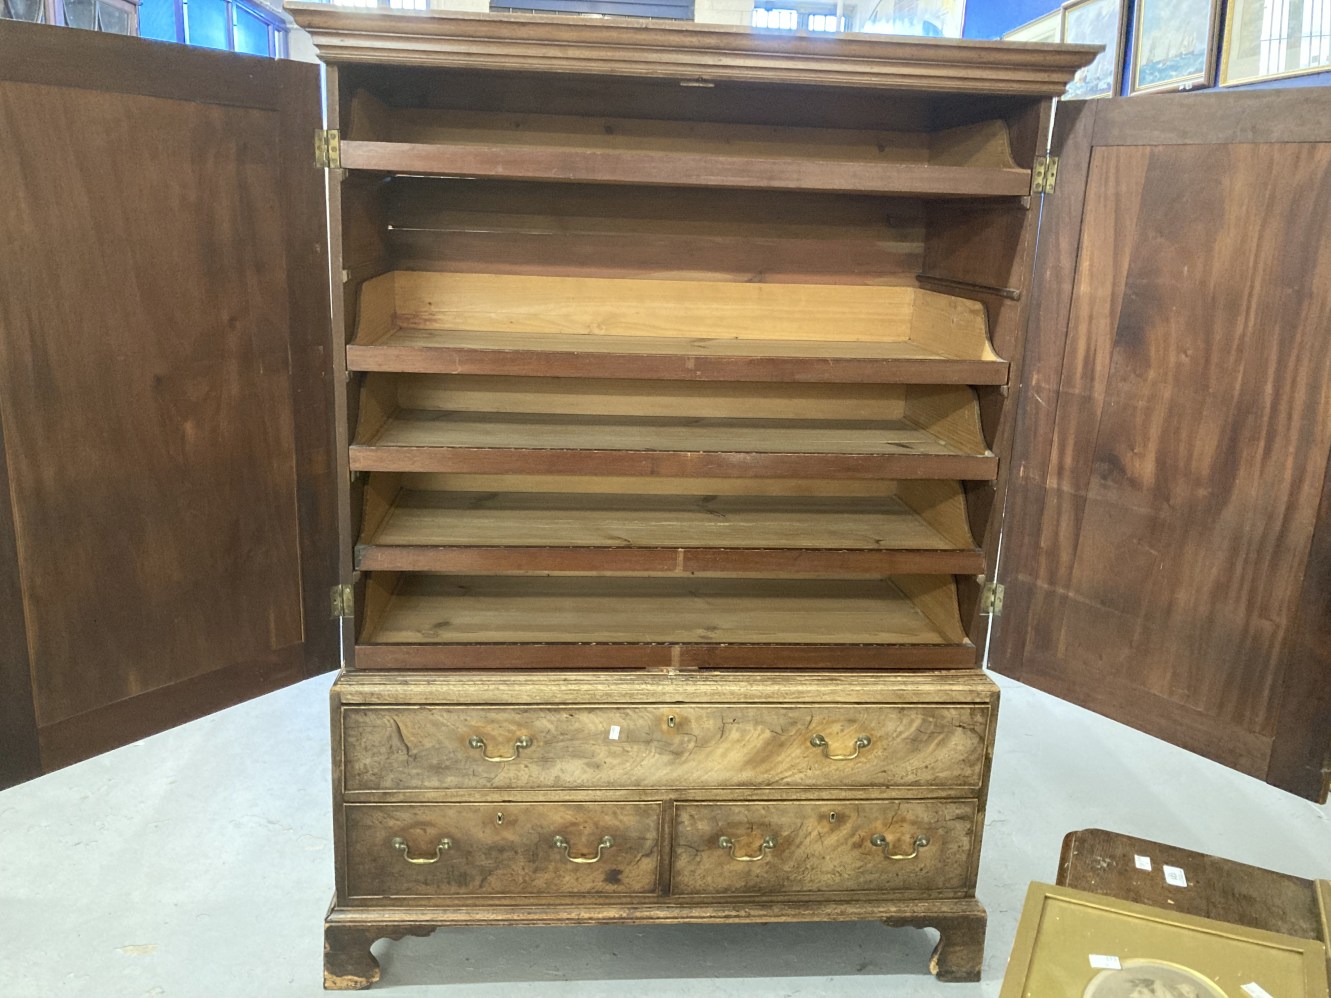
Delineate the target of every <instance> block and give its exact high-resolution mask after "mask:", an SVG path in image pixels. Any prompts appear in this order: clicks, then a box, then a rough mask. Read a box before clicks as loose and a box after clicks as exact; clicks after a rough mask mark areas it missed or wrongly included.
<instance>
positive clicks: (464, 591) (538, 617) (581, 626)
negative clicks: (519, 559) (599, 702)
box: [360, 575, 964, 645]
mask: <svg viewBox="0 0 1331 998" xmlns="http://www.w3.org/2000/svg"><path fill="white" fill-rule="evenodd" d="M903 578H905V577H903ZM928 584H929V587H930V592H940V593H941V595H942V596H943V598H947V594H948V592H949V591H950V590H951V587H952V580H951V579H950V578H949V577H947V576H938V577H933V578H931V579H929V583H928ZM952 598H953V599H955V596H953V597H952ZM918 599H919V598H918V597H917V601H918ZM367 626H369V627H370V629H369V630H367V631H363V632H362V634H361V636H360V641H361V643H362V644H369V643H374V644H421V643H440V644H448V643H509V642H535V643H542V642H572V643H611V644H615V643H624V642H628V643H630V644H656V643H676V642H682V643H693V642H703V643H716V644H729V643H744V644H845V645H856V644H890V645H897V644H938V645H943V644H959V643H961V642H962V641H963V640H964V635H963V634H962V633H961V629H960V624H959V621H958V620H956V619H954V620H952V621H951V622H950V627H948V628H947V629H944V628H943V625H941V624H940V623H939V622H937V621H933V620H931V619H930V618H929V617H928V616H927V615H926V614H925V613H924V612H923V611H922V610H921V609H920V607H919V606H917V602H913V601H912V600H911V599H909V598H907V597H906V595H905V594H903V592H902V590H901V589H900V588H898V586H896V585H893V584H892V583H891V582H889V581H886V580H882V581H877V582H858V581H857V582H849V581H837V580H812V581H805V580H777V579H737V580H730V579H695V580H684V579H652V578H646V579H596V578H572V579H540V578H523V577H503V576H497V577H484V576H476V577H466V576H410V575H409V576H406V577H404V578H403V580H402V581H401V583H400V584H399V585H398V586H397V587H396V588H395V589H394V590H392V594H391V597H390V599H389V602H388V604H387V606H386V608H385V610H384V613H383V615H382V617H380V618H379V619H378V620H377V621H376V622H374V623H373V624H372V625H367Z"/></svg>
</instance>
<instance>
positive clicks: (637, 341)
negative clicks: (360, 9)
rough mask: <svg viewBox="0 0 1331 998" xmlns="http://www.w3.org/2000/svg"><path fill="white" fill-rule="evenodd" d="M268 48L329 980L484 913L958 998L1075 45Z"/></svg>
mask: <svg viewBox="0 0 1331 998" xmlns="http://www.w3.org/2000/svg"><path fill="white" fill-rule="evenodd" d="M292 10H293V13H294V16H295V17H296V18H297V19H298V21H299V22H300V23H301V24H302V26H304V27H306V28H307V29H308V30H310V31H311V33H312V34H313V36H314V40H315V44H316V45H317V46H318V47H319V50H320V53H321V55H322V56H323V58H324V60H325V61H326V62H327V63H328V65H329V76H328V93H329V102H330V105H331V112H332V113H331V116H330V122H329V124H330V126H331V129H332V131H331V132H330V133H329V134H327V135H325V136H324V137H323V138H322V139H321V143H322V148H323V153H324V155H325V156H326V157H327V161H328V164H329V165H330V166H331V167H333V168H334V169H335V170H336V171H337V172H335V173H334V174H333V175H332V177H333V184H332V206H333V208H332V217H333V227H334V232H335V234H337V235H338V236H340V245H335V246H334V260H335V262H334V273H335V274H340V276H341V278H342V281H341V285H342V295H341V297H340V299H339V300H338V302H337V305H338V306H339V307H338V308H337V311H338V312H339V313H340V315H339V316H338V318H337V320H336V324H337V326H338V328H339V329H340V330H341V331H342V333H343V334H344V335H345V341H346V350H345V357H346V379H347V386H348V392H347V400H346V402H347V418H346V424H345V430H346V449H345V452H344V461H345V465H346V468H347V471H348V474H349V476H350V480H351V482H352V487H351V489H350V492H349V495H348V497H347V500H346V503H345V506H346V509H347V511H348V529H349V533H350V536H351V537H352V538H354V541H353V543H351V544H348V545H347V547H346V551H347V553H348V555H349V556H352V557H353V558H354V560H353V561H352V563H350V564H348V565H347V566H346V567H347V569H348V572H351V571H355V572H356V573H358V574H357V582H356V589H355V594H354V604H355V613H354V631H355V643H354V648H353V649H350V650H349V655H348V667H347V669H346V671H344V673H343V676H342V678H341V679H340V680H339V681H338V683H337V684H336V686H335V687H334V736H335V740H336V770H337V773H336V780H337V789H336V794H335V811H336V817H335V822H336V828H337V836H338V845H337V864H338V890H337V897H336V899H335V902H334V905H333V908H332V910H331V912H330V913H329V916H328V922H327V940H328V951H327V952H328V956H327V966H326V974H327V976H326V981H327V984H328V986H329V987H337V988H348V987H360V986H364V985H365V984H368V983H370V982H372V981H373V980H374V979H376V978H377V976H378V968H377V965H376V964H375V962H374V960H373V959H372V958H371V956H370V954H369V943H370V942H371V941H373V939H374V938H375V937H377V936H385V935H387V936H400V935H401V934H403V933H405V932H420V931H428V930H429V929H430V928H432V927H435V926H440V925H448V924H467V923H473V924H475V923H497V922H498V923H502V922H505V921H508V922H514V923H518V922H532V921H536V922H585V921H600V920H606V921H613V920H634V921H690V920H714V919H741V920H743V919H748V920H768V919H795V918H830V919H838V918H841V919H849V918H864V917H872V918H878V919H882V920H884V921H886V922H888V923H889V924H927V925H931V926H934V927H937V928H938V929H940V931H941V935H942V941H941V943H940V946H939V950H938V953H937V957H936V960H935V969H936V971H937V973H938V974H939V976H940V977H942V978H944V979H950V980H971V979H974V978H976V977H977V976H978V974H979V961H980V955H981V952H982V945H983V935H984V919H985V916H984V911H983V909H982V908H981V907H980V905H979V904H978V903H977V901H976V900H975V882H976V871H977V868H978V863H979V855H980V840H981V831H982V827H983V820H984V802H985V795H986V791H987V786H988V771H989V759H990V755H991V751H992V744H993V731H994V724H995V721H996V714H997V697H996V691H995V688H994V687H993V686H992V684H990V682H989V681H988V680H987V679H985V678H984V677H983V676H982V675H981V674H980V673H979V672H978V670H977V665H978V660H979V658H978V656H979V653H978V651H977V649H978V647H979V646H981V645H982V644H983V641H984V634H985V627H986V624H987V618H985V617H984V616H983V615H982V614H981V613H979V612H978V608H979V602H980V593H981V586H982V584H983V583H984V582H985V581H986V580H987V574H988V572H989V570H990V567H991V566H992V564H993V557H994V549H995V544H996V540H997V520H998V517H997V515H996V511H997V510H999V509H1001V502H1002V498H1001V497H1002V494H1003V487H1004V476H1005V470H1006V468H1005V460H1004V454H1005V452H1006V448H1007V442H1006V441H1007V436H1008V434H1010V423H1011V420H1012V411H1013V405H1014V403H1015V401H1016V400H1015V398H1012V397H1011V396H1010V393H1009V391H1008V387H1007V386H1008V385H1010V384H1011V383H1012V382H1013V380H1014V376H1015V373H1016V372H1017V371H1018V370H1019V369H1020V357H1021V336H1020V333H1021V325H1022V313H1021V308H1022V304H1021V299H1022V293H1021V289H1022V288H1023V286H1024V284H1025V282H1026V279H1027V275H1028V274H1029V272H1030V267H1031V257H1030V251H1031V248H1032V245H1033V232H1034V217H1035V216H1034V213H1033V212H1032V211H1031V201H1030V195H1031V190H1032V183H1033V177H1032V170H1033V167H1034V164H1035V159H1036V156H1037V154H1038V153H1039V152H1040V151H1041V150H1040V149H1039V142H1038V139H1039V137H1040V136H1041V135H1043V134H1044V132H1045V130H1046V128H1047V125H1048V116H1049V98H1050V97H1051V96H1053V95H1055V94H1057V93H1059V92H1060V91H1061V90H1062V88H1063V86H1064V84H1065V83H1066V81H1067V80H1068V79H1069V78H1070V77H1071V75H1072V73H1073V72H1074V71H1075V69H1076V68H1077V67H1078V66H1079V65H1081V64H1082V63H1083V62H1085V61H1086V60H1087V59H1088V58H1089V57H1090V53H1089V52H1088V51H1086V50H1084V49H1077V48H1061V49H1032V48H1014V47H1010V46H1000V45H964V44H954V43H940V42H924V41H904V42H903V41H896V42H890V41H883V40H873V39H839V40H819V41H814V40H809V39H790V38H778V37H775V36H766V37H764V36H762V35H755V34H753V33H750V32H746V31H733V30H711V29H700V28H695V27H691V26H690V27H686V28H661V27H622V26H615V25H612V24H585V23H577V22H570V21H567V20H559V19H549V18H537V19H525V18H517V19H513V18H510V19H494V18H485V17H480V18H478V17H426V18H411V19H403V18H400V17H395V16H378V15H362V14H351V15H347V14H345V13H339V12H336V11H329V10H327V9H324V8H319V7H313V6H310V7H301V6H299V5H297V6H295V7H293V8H292Z"/></svg>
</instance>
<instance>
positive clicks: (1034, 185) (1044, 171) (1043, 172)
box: [1031, 156, 1058, 194]
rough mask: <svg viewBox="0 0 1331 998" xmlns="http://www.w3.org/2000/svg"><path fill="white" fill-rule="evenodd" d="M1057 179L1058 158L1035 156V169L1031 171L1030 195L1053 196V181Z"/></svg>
mask: <svg viewBox="0 0 1331 998" xmlns="http://www.w3.org/2000/svg"><path fill="white" fill-rule="evenodd" d="M1057 179H1058V157H1057V156H1036V157H1035V169H1033V170H1031V193H1032V194H1053V193H1054V181H1056V180H1057Z"/></svg>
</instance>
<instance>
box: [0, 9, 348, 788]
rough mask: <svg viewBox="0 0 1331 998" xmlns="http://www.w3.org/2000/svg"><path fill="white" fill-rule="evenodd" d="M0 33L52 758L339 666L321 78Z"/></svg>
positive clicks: (8, 215)
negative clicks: (318, 141) (254, 83)
mask: <svg viewBox="0 0 1331 998" xmlns="http://www.w3.org/2000/svg"><path fill="white" fill-rule="evenodd" d="M0 29H3V32H2V33H3V36H4V37H3V39H0V47H3V48H4V50H5V51H6V52H11V51H13V52H16V53H17V54H15V55H13V56H12V57H10V56H9V55H6V57H5V58H4V59H3V60H0V129H2V130H3V132H4V134H5V135H6V136H7V137H8V140H7V141H6V142H4V143H3V144H2V145H3V148H0V178H3V179H4V184H5V187H6V189H7V190H9V191H11V193H12V195H13V196H11V197H10V198H8V199H7V200H6V201H5V203H4V204H3V205H0V227H2V228H3V229H4V231H5V233H6V234H7V238H6V239H5V240H3V245H0V273H3V275H4V276H3V281H4V283H5V286H6V289H7V291H6V294H5V295H3V296H0V380H3V382H4V384H5V385H6V389H5V391H4V392H3V393H2V397H0V420H3V431H4V437H5V440H4V446H5V451H6V456H7V459H8V471H9V477H10V486H11V488H10V492H9V493H8V497H9V498H10V499H11V500H12V508H13V516H14V533H15V538H16V556H17V559H18V564H19V572H20V575H21V578H22V589H23V596H22V608H23V613H24V616H25V620H26V628H27V642H28V648H27V649H26V655H30V661H31V663H32V665H31V683H32V694H31V695H32V701H33V704H34V713H35V720H36V723H37V726H38V728H39V732H40V739H41V742H42V745H41V751H42V756H43V763H44V765H45V766H46V767H47V768H52V767H55V766H58V765H64V764H67V763H69V762H72V761H75V760H77V759H80V758H84V757H86V756H87V755H90V754H93V753H95V752H97V751H101V750H105V749H107V748H110V747H113V746H115V745H118V744H122V743H123V742H126V741H129V740H132V739H135V738H139V737H143V736H145V735H147V734H150V733H152V732H155V731H158V730H161V729H162V728H165V727H168V726H170V725H173V724H176V723H179V722H181V721H183V720H186V719H188V718H190V717H195V716H198V715H199V714H201V713H205V712H207V711H208V710H212V709H217V708H219V707H221V706H225V705H228V704H231V703H234V702H236V701H237V700H240V699H244V698H245V697H246V696H250V695H255V694H257V693H259V692H263V691H266V690H269V689H272V688H274V687H277V686H280V685H283V684H284V683H287V682H292V681H294V680H296V679H299V678H302V677H304V676H306V675H311V674H313V673H314V672H316V671H319V670H321V669H324V668H327V667H329V666H331V665H332V664H334V662H335V659H336V647H335V644H334V643H333V639H334V638H335V636H336V635H335V632H334V629H333V628H330V627H328V626H327V624H326V621H327V595H326V594H327V591H328V587H329V586H331V585H332V582H333V580H334V578H335V575H334V570H335V569H334V566H335V561H336V553H335V548H334V545H333V537H334V530H333V527H334V519H333V507H334V502H333V491H334V481H335V480H334V476H333V472H332V462H333V458H332V441H331V434H330V422H329V411H330V407H331V402H332V400H331V385H330V384H329V381H328V379H327V377H326V375H325V373H324V372H325V368H326V366H327V364H328V361H329V356H328V344H327V317H328V312H327V293H326V280H325V275H326V247H325V242H324V237H323V233H322V213H321V212H320V211H319V206H320V200H321V194H322V184H321V182H320V178H319V177H318V176H317V175H312V174H311V173H310V171H309V169H308V155H307V142H306V140H305V139H304V138H302V137H301V134H302V132H303V131H304V129H306V128H309V127H313V126H314V123H315V121H316V119H317V74H316V73H314V71H313V70H312V69H310V68H308V67H302V66H297V65H295V64H290V65H285V64H283V65H279V64H276V63H274V64H273V65H272V66H266V65H265V67H264V68H263V69H262V71H256V72H259V75H260V77H261V78H262V80H263V81H264V84H263V91H264V92H263V93H262V94H255V93H254V92H253V88H252V87H251V86H250V85H249V83H246V82H245V81H241V80H239V77H240V76H245V75H247V74H248V73H249V72H250V71H248V70H246V71H241V70H240V69H239V68H236V67H235V66H234V65H233V63H232V62H230V61H228V60H227V59H226V58H225V57H221V56H218V55H216V54H215V53H203V52H198V53H191V54H190V55H191V56H193V57H194V58H189V57H186V56H184V55H181V54H179V53H174V52H165V51H159V50H161V49H164V48H166V47H164V46H156V45H151V44H148V43H145V42H141V41H139V40H137V39H115V40H108V39H100V38H95V37H94V36H93V35H92V33H86V34H87V37H85V33H79V32H74V33H64V32H56V33H54V34H58V35H59V36H60V38H61V39H62V40H63V42H64V43H65V46H63V47H61V46H57V48H60V49H61V51H59V52H58V53H57V52H54V51H51V50H50V49H49V48H48V47H47V45H46V41H47V39H48V38H49V37H50V35H51V34H52V32H51V31H50V29H49V28H44V27H40V26H38V27H33V26H31V25H25V24H17V23H14V22H9V21H6V22H4V24H3V25H0ZM25 39H27V40H30V42H31V47H25V46H24V45H23V44H22V43H23V41H24V40H25ZM131 57H134V58H138V59H139V60H140V61H139V62H138V63H136V66H137V69H136V70H135V71H134V73H132V74H130V79H127V78H126V77H124V76H122V75H118V74H121V73H122V72H123V71H124V69H125V66H126V64H127V60H129V61H132V58H131ZM75 64H78V66H79V69H80V71H81V72H82V74H83V75H82V76H81V78H80V81H79V85H78V86H75V85H71V83H72V82H73V81H72V80H71V77H70V72H71V67H72V66H73V65H75ZM43 67H44V68H43ZM165 67H169V68H170V69H171V70H172V71H173V72H176V73H178V74H179V76H178V79H179V86H180V96H178V97H167V96H165V95H163V94H161V93H160V91H159V90H158V88H157V86H156V83H157V82H160V81H159V79H158V77H159V74H160V73H161V72H162V71H163V70H164V68H165ZM43 72H46V73H47V74H48V78H49V80H50V83H49V84H48V83H46V82H43V81H42V74H43ZM14 77H17V78H18V79H20V80H23V81H24V82H15V81H14ZM131 80H136V81H138V84H142V89H144V90H145V93H143V94H140V93H134V92H133V90H134V89H135V87H136V86H137V85H138V84H135V83H132V82H131ZM288 106H289V107H288ZM130 136H132V137H133V138H132V141H131V140H129V138H128V137H130ZM297 171H298V172H297ZM145 204H157V205H162V206H164V207H163V210H161V211H152V212H145V211H144V210H143V205H145ZM274 206H281V208H280V210H275V208H274ZM316 608H317V609H316ZM238 621H243V622H244V625H243V626H238V624H237V622H238Z"/></svg>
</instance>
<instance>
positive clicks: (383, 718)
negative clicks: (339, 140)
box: [342, 704, 989, 792]
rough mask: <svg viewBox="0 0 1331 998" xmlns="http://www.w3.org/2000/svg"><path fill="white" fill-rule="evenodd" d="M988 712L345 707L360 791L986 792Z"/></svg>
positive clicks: (353, 780)
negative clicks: (801, 789) (923, 789)
mask: <svg viewBox="0 0 1331 998" xmlns="http://www.w3.org/2000/svg"><path fill="white" fill-rule="evenodd" d="M988 723H989V707H988V705H987V704H868V705H866V704H846V705H839V704H815V705H795V706H785V705H782V706H774V705H770V704H738V705H725V704H705V705H691V704H666V705H660V706H654V705H642V704H634V705H631V706H614V705H596V706H569V707H562V706H550V707H493V708H471V707H424V706H421V707H417V706H412V707H379V706H366V707H346V708H343V711H342V724H343V740H344V741H343V766H344V771H343V775H344V788H345V789H346V790H347V791H350V792H355V791H376V790H379V791H391V790H405V791H429V790H474V789H495V790H517V789H522V790H545V789H559V788H574V787H576V788H580V789H589V790H598V789H635V788H657V787H660V788H674V787H678V788H690V787H698V788H764V787H775V786H780V787H810V788H816V787H832V788H835V787H884V786H891V787H951V788H960V789H970V788H976V789H978V788H979V786H980V783H981V780H982V777H983V774H984V761H985V746H986V737H987V732H988Z"/></svg>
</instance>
